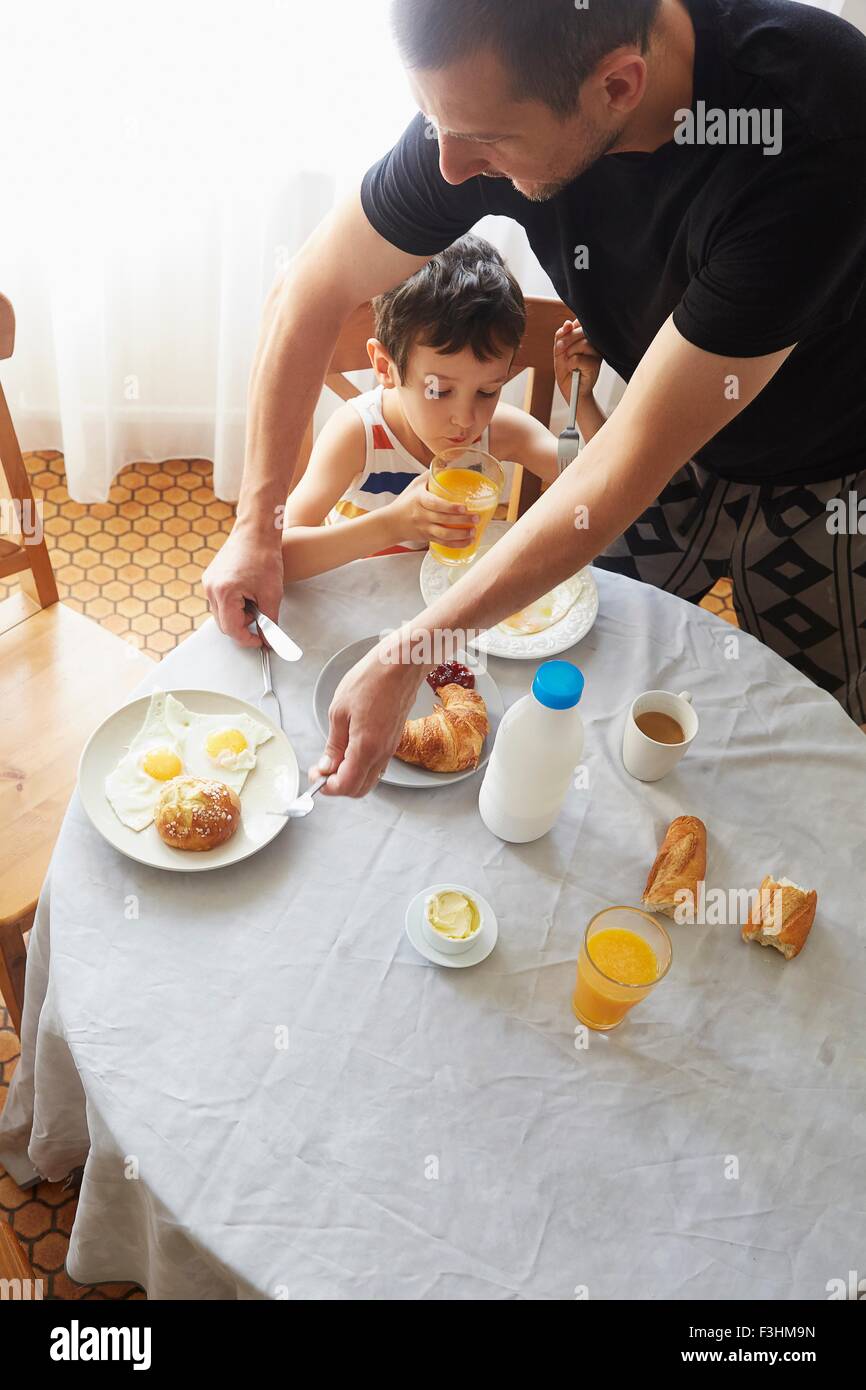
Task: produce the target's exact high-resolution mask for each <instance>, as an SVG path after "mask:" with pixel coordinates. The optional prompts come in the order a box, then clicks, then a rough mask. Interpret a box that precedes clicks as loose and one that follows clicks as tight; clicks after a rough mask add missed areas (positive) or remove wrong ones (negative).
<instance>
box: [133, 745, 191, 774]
mask: <svg viewBox="0 0 866 1390" xmlns="http://www.w3.org/2000/svg"><path fill="white" fill-rule="evenodd" d="M141 766H142V768H143V769H144V771H145V772H146V773H147V775H148V777H152V778H153V780H154V781H155V782H170V781H171V779H172V777H178V776H179V775H180V774H181V772H183V763H182V762H181V760H180V758H179V757H178V756H177V754H176V753H175V752H173V750H172V749H171V748H151V749H150V751H149V752H147V753H145V755H144V758H143V759H142V763H141Z"/></svg>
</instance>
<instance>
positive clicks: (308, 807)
mask: <svg viewBox="0 0 866 1390" xmlns="http://www.w3.org/2000/svg"><path fill="white" fill-rule="evenodd" d="M329 776H330V773H328V774H327V775H326V776H324V777H320V778H319V779H318V781H317V782H313V783H312V784H311V785H310V786H309V787H307V790H306V791H305V792H304V793H303V795H302V796H299V797H297V799H296V800H295V801H293V802H292V804H291V806H287V807H286V809H285V811H269V812H268V815H269V816H286V817H287V819H288V820H299V819H300V818H301V817H302V816H308V815H309V814H310V812H311V811H312V809H313V797H314V796H315V795H316V792H318V791H321V789H322V787H323V786H324V785H325V783H326V782H327V780H328V777H329Z"/></svg>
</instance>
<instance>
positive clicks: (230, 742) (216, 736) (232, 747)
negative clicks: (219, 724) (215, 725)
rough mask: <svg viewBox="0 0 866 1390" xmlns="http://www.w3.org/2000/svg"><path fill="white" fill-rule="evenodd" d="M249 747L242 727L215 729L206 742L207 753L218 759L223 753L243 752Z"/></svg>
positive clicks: (210, 756)
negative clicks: (241, 729)
mask: <svg viewBox="0 0 866 1390" xmlns="http://www.w3.org/2000/svg"><path fill="white" fill-rule="evenodd" d="M246 747H248V744H247V741H246V739H245V738H244V736H243V734H242V733H241V731H240V729H215V730H214V732H213V733H212V734H208V736H207V740H206V742H205V748H206V749H207V755H208V757H209V758H213V759H214V760H216V759H217V758H218V757H219V756H220V754H221V753H234V754H237V753H243V751H244V749H245V748H246Z"/></svg>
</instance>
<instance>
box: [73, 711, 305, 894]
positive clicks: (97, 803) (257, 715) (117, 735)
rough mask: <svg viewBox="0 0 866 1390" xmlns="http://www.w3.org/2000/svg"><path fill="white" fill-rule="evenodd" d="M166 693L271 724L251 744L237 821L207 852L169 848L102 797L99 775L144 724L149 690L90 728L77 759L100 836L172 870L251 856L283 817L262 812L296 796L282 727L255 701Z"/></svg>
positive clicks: (293, 763) (81, 789) (294, 768)
mask: <svg viewBox="0 0 866 1390" xmlns="http://www.w3.org/2000/svg"><path fill="white" fill-rule="evenodd" d="M171 694H172V695H174V696H176V698H177V699H178V700H180V701H181V703H182V704H184V705H186V706H187V708H188V709H191V710H193V711H194V713H196V714H235V713H238V714H248V715H249V716H250V718H251V719H255V720H257V721H258V722H259V723H260V724H266V725H267V727H268V728H269V729H271V730H273V734H274V737H273V738H271V739H268V741H267V743H263V744H262V745H261V747H260V748H259V749H258V750H257V752H256V766H255V767H254V768H253V770H252V772H251V773H250V774H249V776H248V777H247V780H246V782H245V783H244V786H243V791H242V792H241V794H240V796H241V823H240V825H239V826H238V828H237V830H236V831H235V833H234V835H233V836H232V838H231V839H230V840H227V841H226V843H225V844H224V845H218V846H217V848H216V849H212V850H207V851H200V852H195V853H193V852H191V851H189V850H182V849H172V848H171V846H170V845H167V844H165V843H164V842H163V841H162V840H161V839H160V837H159V834H158V833H157V829H156V826H155V825H154V824H153V823H152V822H151V824H150V825H149V826H148V827H147V829H146V830H138V831H136V830H130V828H129V826H128V825H124V824H123V821H122V820H119V819H118V817H117V816H116V815H115V813H114V811H113V810H112V808H111V804H110V802H109V801H108V798H107V797H106V795H105V779H106V777H107V776H108V773H109V772H110V771H111V769H112V768H113V767H115V766H116V765H117V763H118V762H119V760H120V758H121V756H122V755H123V753H124V752H125V751H126V749H127V748H128V746H129V744H130V743H131V742H132V739H133V738H134V737H135V735H136V734H137V733H138V731H139V729H140V728H141V726H142V724H143V723H144V717H145V715H146V713H147V708H148V705H149V704H150V696H149V695H142V696H141V698H140V699H138V700H133V701H132V702H131V703H130V704H128V705H123V706H122V707H121V708H120V709H119V710H115V712H114V714H111V715H109V717H108V718H107V719H106V720H105V722H104V723H102V724H100V726H99V728H98V729H96V730H95V732H94V733H92V734H91V736H90V738H89V739H88V741H87V745H86V747H85V749H84V752H83V753H82V754H81V761H80V763H79V765H78V794H79V796H80V797H81V804H82V805H83V807H84V809H85V811H86V812H87V815H88V816H89V818H90V820H91V821H92V822H93V824H94V825H95V826H96V829H97V830H98V831H99V833H100V835H102V836H103V837H104V838H105V839H106V840H107V841H108V843H109V844H110V845H113V846H114V848H115V849H119V850H120V852H121V854H126V855H128V857H129V858H130V859H135V860H137V861H138V863H139V864H150V865H151V866H152V867H153V868H156V869H173V870H175V871H177V872H180V873H199V872H201V871H202V870H204V869H221V868H223V867H224V866H225V865H226V864H236V863H237V862H238V860H240V859H247V858H248V857H249V855H251V854H255V852H256V850H259V849H262V848H263V846H264V845H266V844H268V843H269V842H270V841H271V840H272V839H273V838H274V836H275V835H279V833H280V831H281V830H282V829H283V826H284V825H286V824H287V823H288V822H287V821H286V820H285V819H284V818H283V817H282V816H272V815H269V814H268V812H269V811H281V810H284V809H285V807H286V806H287V805H288V804H289V802H290V801H293V800H294V798H295V797H296V796H297V794H298V786H299V783H300V770H299V768H298V760H297V758H296V757H295V753H294V750H293V748H292V745H291V744H290V743H289V740H288V739H287V738H286V736H285V734H284V733H283V731H282V729H279V728H278V727H277V726H276V724H274V723H272V722H271V720H270V719H267V718H266V717H265V715H263V714H262V712H261V710H260V709H259V708H258V706H256V705H248V704H247V702H246V701H245V700H238V699H236V698H235V696H234V695H222V694H220V692H219V691H216V690H172V691H171Z"/></svg>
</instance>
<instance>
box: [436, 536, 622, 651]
mask: <svg viewBox="0 0 866 1390" xmlns="http://www.w3.org/2000/svg"><path fill="white" fill-rule="evenodd" d="M512 524H513V523H511V522H507V521H491V523H490V525H489V526H488V528H487V530H486V532H485V534H484V541H483V543H482V545H481V546H480V547H479V549H478V551H477V553H476V555H475V556H474V557H473V559H472V560H471V561H470V562H469V563H468V564H466V565H442V564H440V563H439V561H438V560H437V559H436V557H435V555H433V554H432V553H431V552H430V551H429V550H428V552H427V554H426V555H425V556H424V561H423V564H422V565H421V575H420V580H421V593H422V594H423V595H424V599H425V602H427V603H428V604H429V603H433V601H434V600H435V599H437V598H441V596H442V594H444V593H447V592H448V589H449V588H450V587H451V586H452V585H453V584H459V582H460V580H461V579H462V578H463V576H464V575H466V574H469V573H471V571H472V567H473V565H475V564H477V562H478V560H479V559H480V558H481V557H482V556H483V555H486V554H487V552H488V551H489V550H490V549H491V548H492V547H493V546H494V545H495V544H496V543H497V541H499V540H501V539H502V537H503V536H504V535H505V534H506V533H507V532H508V530H509V529H510V527H511V525H512ZM597 617H598V587H597V585H596V582H595V577H594V575H593V572H592V568H591V567H590V566H589V565H588V566H587V567H586V569H583V570H581V571H580V573H579V574H575V575H573V576H572V577H571V579H566V580H565V581H564V583H562V584H558V585H557V586H556V588H555V589H552V590H551V592H550V593H549V594H543V595H542V596H541V598H539V599H536V600H535V602H534V603H530V604H529V605H527V607H526V608H524V609H521V611H520V612H519V613H513V614H512V615H511V617H510V618H505V619H504V620H503V621H502V622H501V623H498V624H497V625H496V627H492V628H489V629H488V630H487V631H486V632H483V633H481V635H480V636H479V637H477V638H476V639H475V641H474V642H473V643H472V644H471V645H472V646H473V647H474V648H475V650H476V651H481V652H487V654H488V655H489V656H502V657H506V658H508V659H510V660H512V661H537V660H545V661H546V660H548V659H549V658H550V657H552V656H558V655H559V653H560V652H565V651H568V649H569V647H573V646H574V644H575V643H576V642H579V641H580V640H581V638H582V637H585V636H586V634H587V633H588V632H589V630H590V628H591V627H592V626H593V624H594V622H595V620H596V618H597Z"/></svg>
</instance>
